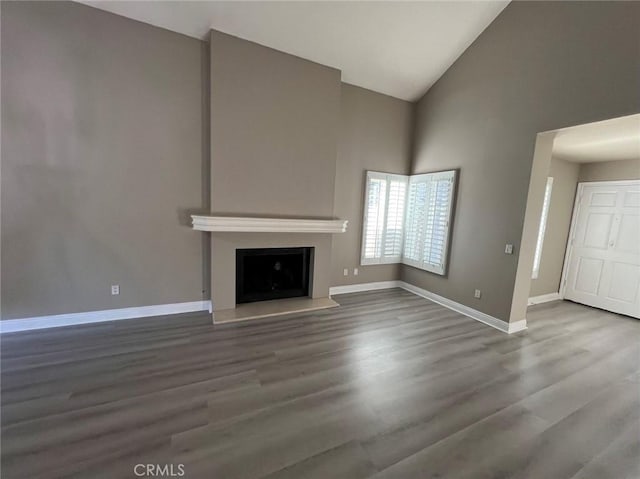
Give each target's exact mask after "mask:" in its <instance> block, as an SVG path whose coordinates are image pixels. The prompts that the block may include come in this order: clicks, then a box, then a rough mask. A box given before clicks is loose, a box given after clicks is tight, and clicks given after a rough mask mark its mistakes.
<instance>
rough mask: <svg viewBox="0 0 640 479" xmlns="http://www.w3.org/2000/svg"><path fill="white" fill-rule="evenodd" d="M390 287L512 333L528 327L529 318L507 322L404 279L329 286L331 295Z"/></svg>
mask: <svg viewBox="0 0 640 479" xmlns="http://www.w3.org/2000/svg"><path fill="white" fill-rule="evenodd" d="M389 288H402V289H404V290H406V291H409V292H411V293H413V294H416V295H418V296H421V297H423V298H426V299H428V300H430V301H433V302H434V303H438V304H440V305H442V306H444V307H445V308H448V309H451V310H453V311H456V312H458V313H460V314H464V315H465V316H468V317H469V318H471V319H475V320H476V321H480V322H481V323H484V324H486V325H488V326H491V327H492V328H496V329H498V330H500V331H502V332H504V333H508V334H512V333H517V332H518V331H523V330H525V329H527V320H526V319H522V320H520V321H515V322H513V323H507V322H506V321H503V320H501V319H498V318H495V317H493V316H490V315H488V314H486V313H483V312H482V311H478V310H476V309H473V308H470V307H469V306H465V305H464V304H461V303H457V302H455V301H452V300H450V299H448V298H445V297H443V296H440V295H437V294H435V293H432V292H431V291H427V290H426V289H422V288H419V287H417V286H414V285H412V284H409V283H406V282H404V281H380V282H377V283H360V284H350V285H346V286H333V287H331V288H329V295H334V294H343V293H359V292H362V291H375V290H378V289H389Z"/></svg>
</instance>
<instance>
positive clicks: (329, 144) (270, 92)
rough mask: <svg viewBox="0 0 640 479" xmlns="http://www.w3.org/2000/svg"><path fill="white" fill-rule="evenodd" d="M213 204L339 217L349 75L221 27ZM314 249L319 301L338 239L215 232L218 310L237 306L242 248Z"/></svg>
mask: <svg viewBox="0 0 640 479" xmlns="http://www.w3.org/2000/svg"><path fill="white" fill-rule="evenodd" d="M210 55H211V56H210V58H211V63H210V65H211V210H212V211H213V212H214V213H217V214H242V215H249V216H251V215H255V216H273V217H302V218H332V217H333V213H334V181H335V178H336V151H337V143H338V129H339V118H340V72H339V71H338V70H335V69H333V68H329V67H325V66H322V65H319V64H317V63H313V62H310V61H307V60H304V59H301V58H298V57H295V56H292V55H288V54H286V53H282V52H279V51H276V50H273V49H270V48H267V47H264V46H261V45H258V44H256V43H252V42H249V41H246V40H242V39H240V38H236V37H233V36H230V35H226V34H224V33H220V32H216V31H212V32H211V34H210ZM287 246H314V247H315V248H316V249H315V265H316V266H315V268H314V281H313V290H312V296H313V297H326V296H328V294H329V271H330V265H331V238H330V236H328V235H306V234H301V235H275V234H271V235H247V234H213V235H211V272H212V273H211V285H212V287H211V291H212V300H213V307H214V309H215V310H222V309H229V308H233V307H235V248H236V247H238V248H242V247H252V248H267V247H287Z"/></svg>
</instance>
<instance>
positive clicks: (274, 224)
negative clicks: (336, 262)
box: [191, 215, 348, 233]
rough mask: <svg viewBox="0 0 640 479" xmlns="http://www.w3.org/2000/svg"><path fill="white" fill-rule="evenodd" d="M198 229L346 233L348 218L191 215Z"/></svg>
mask: <svg viewBox="0 0 640 479" xmlns="http://www.w3.org/2000/svg"><path fill="white" fill-rule="evenodd" d="M191 218H192V221H193V229H194V230H198V231H219V232H244V233H344V232H345V231H347V223H348V220H312V219H303V218H300V219H298V218H251V217H246V216H235V217H231V216H201V215H191Z"/></svg>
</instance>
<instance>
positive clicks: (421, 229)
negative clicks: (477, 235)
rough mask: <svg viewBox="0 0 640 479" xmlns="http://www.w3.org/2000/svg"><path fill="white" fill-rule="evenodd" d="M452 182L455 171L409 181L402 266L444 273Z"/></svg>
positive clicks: (428, 175)
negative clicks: (403, 264)
mask: <svg viewBox="0 0 640 479" xmlns="http://www.w3.org/2000/svg"><path fill="white" fill-rule="evenodd" d="M455 178H456V172H455V171H444V172H440V173H427V174H424V175H414V176H411V177H410V179H409V194H408V199H407V219H406V233H405V246H404V253H403V258H402V262H403V263H405V264H408V265H410V266H415V267H416V268H420V269H424V270H426V271H431V272H432V273H437V274H444V273H445V270H446V265H447V252H448V246H449V231H450V222H451V213H452V208H453V198H454V196H453V195H454V187H455Z"/></svg>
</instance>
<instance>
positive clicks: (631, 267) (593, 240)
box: [564, 181, 640, 318]
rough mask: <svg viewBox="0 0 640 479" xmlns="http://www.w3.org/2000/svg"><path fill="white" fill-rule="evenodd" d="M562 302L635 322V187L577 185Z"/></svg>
mask: <svg viewBox="0 0 640 479" xmlns="http://www.w3.org/2000/svg"><path fill="white" fill-rule="evenodd" d="M573 214H574V218H573V227H572V235H571V240H570V242H569V253H568V262H567V265H568V267H567V270H566V276H565V280H564V281H565V288H564V297H565V298H566V299H570V300H572V301H577V302H579V303H583V304H587V305H589V306H595V307H597V308H602V309H606V310H608V311H613V312H615V313H621V314H627V315H629V316H633V317H636V318H640V181H611V182H597V183H580V184H579V185H578V196H577V199H576V206H575V210H574V213H573Z"/></svg>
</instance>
